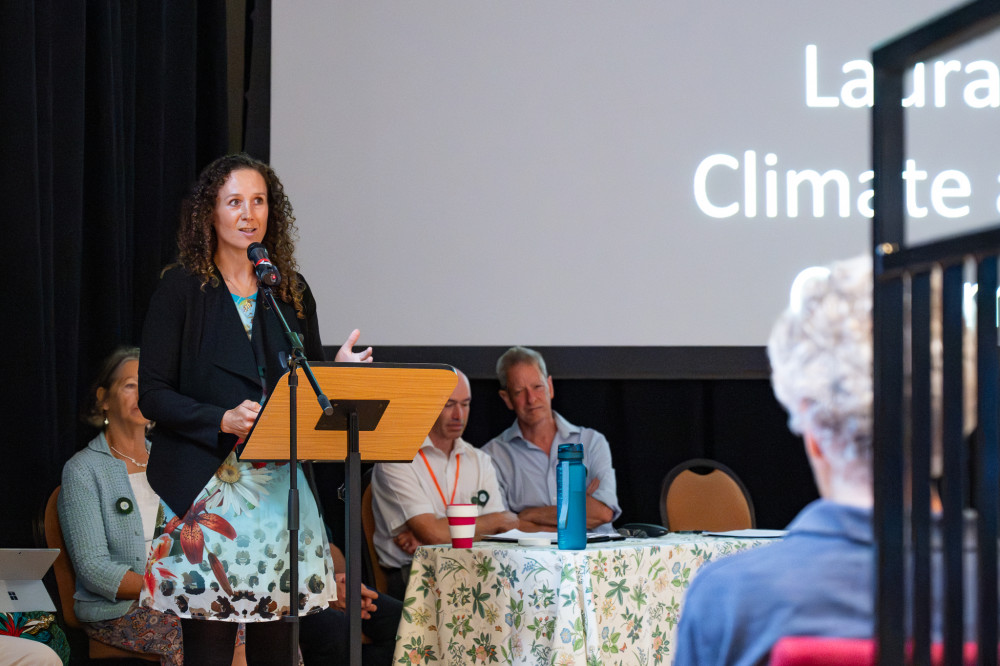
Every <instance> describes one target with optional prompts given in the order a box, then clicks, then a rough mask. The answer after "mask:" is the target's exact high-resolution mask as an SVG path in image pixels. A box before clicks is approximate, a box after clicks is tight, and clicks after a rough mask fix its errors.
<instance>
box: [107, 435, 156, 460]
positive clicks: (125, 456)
mask: <svg viewBox="0 0 1000 666" xmlns="http://www.w3.org/2000/svg"><path fill="white" fill-rule="evenodd" d="M104 439H106V440H107V442H108V448H109V449H111V450H112V451H114V452H115V453H117V454H118V455H120V456H121V457H122V458H128V459H129V460H131V461H132V464H133V465H135V466H136V467H146V466H147V465H148V464H149V461H146V462H144V463H141V462H139V461H138V460H136V459H135V458H133V457H132V456H130V455H128V454H127V453H122V452H121V451H119V450H118V449H116V448H115V447H114V445H112V444H111V440H110V439H108V435H107V433H105V434H104Z"/></svg>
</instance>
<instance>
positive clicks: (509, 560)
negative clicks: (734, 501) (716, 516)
mask: <svg viewBox="0 0 1000 666" xmlns="http://www.w3.org/2000/svg"><path fill="white" fill-rule="evenodd" d="M773 542H774V539H764V538H731V537H720V536H704V535H700V534H677V533H675V534H668V535H666V536H663V537H660V538H656V539H628V540H625V541H616V542H605V543H593V544H590V545H588V546H587V548H586V549H585V550H576V551H569V550H566V551H561V550H558V549H556V548H555V547H554V546H552V547H538V546H519V545H517V544H505V543H495V542H485V541H484V542H477V543H476V544H475V545H474V546H473V547H472V548H470V549H453V548H450V547H447V546H424V547H421V548H419V549H417V552H416V553H414V556H413V568H412V573H411V575H410V580H409V584H408V585H407V588H406V598H405V600H404V604H403V618H402V621H401V622H400V624H399V632H398V633H399V638H398V639H397V641H396V653H395V656H394V659H393V662H394V663H396V664H427V663H440V664H455V665H458V664H461V665H463V666H464V665H465V664H480V663H485V664H490V663H498V664H532V665H534V664H556V665H563V664H581V665H582V664H588V665H591V664H593V665H596V664H630V665H631V664H670V663H671V662H672V661H673V649H674V637H675V633H676V629H677V621H678V619H679V618H680V613H681V602H682V601H683V597H684V592H685V590H686V589H687V587H688V585H689V583H690V581H691V578H692V577H693V576H694V574H695V572H696V571H697V570H698V568H699V567H701V566H702V565H704V564H705V563H707V562H710V561H712V560H716V559H719V558H721V557H724V556H726V555H729V554H731V553H735V552H737V551H740V550H744V549H746V548H753V547H756V546H760V545H763V544H767V543H773Z"/></svg>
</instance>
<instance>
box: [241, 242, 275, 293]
mask: <svg viewBox="0 0 1000 666" xmlns="http://www.w3.org/2000/svg"><path fill="white" fill-rule="evenodd" d="M247 258H248V259H250V261H251V262H252V263H253V270H254V272H255V273H257V279H258V280H259V281H260V283H261V284H262V285H264V286H265V287H277V286H278V285H279V284H280V283H281V273H279V272H278V269H277V268H275V267H274V264H272V263H271V260H270V259H269V258H268V256H267V248H265V247H264V246H263V245H261V244H260V243H250V247H248V248H247Z"/></svg>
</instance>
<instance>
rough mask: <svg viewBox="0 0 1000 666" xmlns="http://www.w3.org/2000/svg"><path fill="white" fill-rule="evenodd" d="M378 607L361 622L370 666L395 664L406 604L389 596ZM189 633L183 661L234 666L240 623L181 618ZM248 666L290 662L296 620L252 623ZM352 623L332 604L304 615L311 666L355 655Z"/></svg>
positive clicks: (303, 645)
mask: <svg viewBox="0 0 1000 666" xmlns="http://www.w3.org/2000/svg"><path fill="white" fill-rule="evenodd" d="M375 604H376V606H378V608H377V610H376V611H375V612H374V613H372V616H371V618H370V619H367V620H362V621H361V631H362V632H363V633H364V634H365V635H366V636H368V638H370V639H371V641H372V642H371V643H369V644H365V645H362V646H361V655H362V661H363V662H364V664H365V666H368V665H369V664H372V665H375V666H377V665H380V664H381V665H385V666H389V664H391V663H392V653H393V650H394V649H395V647H396V630H397V629H398V628H399V619H400V617H401V615H402V612H403V604H402V603H400V601H399V600H398V599H394V598H393V597H390V596H388V595H380V596H379V598H378V599H377V600H376V601H375ZM181 627H182V629H183V632H184V663H186V664H197V665H198V666H230V664H232V661H233V644H234V643H235V642H236V629H237V624H236V623H235V622H220V621H217V620H181ZM246 627H247V646H246V654H247V664H248V666H258V665H260V666H289V664H290V663H291V640H292V627H291V624H290V623H288V622H287V621H284V620H275V621H272V622H248V623H247V625H246ZM349 636H350V621H349V619H348V617H347V615H346V614H345V613H343V612H341V611H338V610H334V609H332V608H328V609H326V610H324V611H322V612H320V613H313V614H311V615H303V616H301V617H300V618H299V649H300V650H301V652H302V660H303V662H304V663H305V665H306V666H320V665H326V664H346V663H347V662H348V660H349V659H350V654H351V652H350V644H349Z"/></svg>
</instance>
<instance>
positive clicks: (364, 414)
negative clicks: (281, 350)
mask: <svg viewBox="0 0 1000 666" xmlns="http://www.w3.org/2000/svg"><path fill="white" fill-rule="evenodd" d="M310 367H311V368H312V370H313V373H314V375H315V378H316V382H317V384H318V385H319V386H320V387H323V392H325V393H327V395H328V396H329V397H330V404H331V406H332V408H333V409H332V410H331V411H332V413H329V414H326V413H324V412H323V410H322V408H321V407H320V405H319V403H318V402H317V401H316V400H314V399H312V396H311V395H309V396H298V395H297V393H298V392H297V387H298V379H297V373H296V371H295V370H294V369H293V370H292V371H290V372H288V373H286V374H285V375H284V376H283V377H282V378H281V380H279V382H278V384H277V385H276V386H275V387H274V390H273V391H272V392H271V395H270V396H268V398H267V401H266V402H265V403H264V406H263V407H262V408H261V410H260V414H259V415H258V416H257V422H256V423H255V424H254V427H253V430H251V432H250V435H248V437H247V442H246V446H245V447H244V449H243V451H242V453H241V454H240V460H273V461H290V460H296V461H301V460H324V461H334V460H342V461H344V463H345V465H346V470H345V478H346V483H345V487H346V497H345V500H346V502H347V508H346V509H345V511H346V514H347V516H346V518H347V529H346V533H345V551H346V552H345V553H344V554H345V556H346V559H347V572H346V574H347V576H346V578H347V596H348V603H347V612H348V613H349V617H350V640H351V665H352V666H360V664H361V540H362V538H363V537H362V532H361V469H360V466H361V462H362V461H365V462H410V461H412V460H413V457H414V456H415V455H416V454H417V451H418V450H419V449H420V445H421V444H423V442H424V438H426V437H427V433H429V432H430V430H431V427H432V426H433V425H434V422H435V421H436V420H437V417H438V416H439V415H440V414H441V410H442V408H443V407H444V404H445V403H446V402H447V401H448V398H449V397H450V396H451V393H452V391H453V390H454V389H455V386H456V385H457V384H458V375H457V374H456V372H455V369H454V368H452V367H451V366H449V365H435V364H398V363H310ZM295 478H296V475H295V474H292V475H291V480H292V487H291V489H290V490H289V516H288V524H289V532H291V534H290V539H289V550H290V561H291V563H292V564H293V566H294V565H295V563H296V562H297V556H298V495H297V494H296V493H297V488H296V486H295ZM318 501H319V500H318V499H317V502H318ZM297 582H298V577H297V576H296V575H295V571H293V576H292V581H291V583H292V587H291V589H292V591H293V594H294V591H295V590H297V589H298V584H297ZM290 606H291V609H292V618H291V619H292V621H293V622H297V621H298V616H297V613H298V606H297V604H294V603H292V604H290ZM292 648H293V649H292V652H293V658H295V659H297V649H298V626H297V624H296V625H295V626H294V627H293V646H292ZM295 663H297V661H296V662H295Z"/></svg>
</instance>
